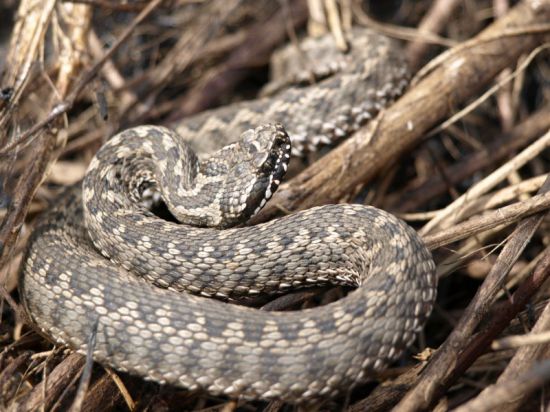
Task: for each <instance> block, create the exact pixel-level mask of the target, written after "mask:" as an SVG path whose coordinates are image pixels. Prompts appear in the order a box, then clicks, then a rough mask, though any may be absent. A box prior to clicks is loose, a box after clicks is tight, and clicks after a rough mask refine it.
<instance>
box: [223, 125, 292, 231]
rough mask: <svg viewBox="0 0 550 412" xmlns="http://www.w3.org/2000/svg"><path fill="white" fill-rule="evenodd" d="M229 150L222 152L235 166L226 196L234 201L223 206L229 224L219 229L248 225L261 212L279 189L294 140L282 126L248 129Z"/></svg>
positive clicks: (230, 176)
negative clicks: (241, 224) (291, 143)
mask: <svg viewBox="0 0 550 412" xmlns="http://www.w3.org/2000/svg"><path fill="white" fill-rule="evenodd" d="M228 148H229V146H228ZM228 148H226V149H225V150H224V149H222V151H220V152H219V153H223V154H224V156H223V157H224V161H225V163H226V164H227V165H231V166H229V170H227V174H226V179H225V190H224V192H225V193H226V196H223V197H225V198H226V199H227V197H228V198H229V199H230V200H229V201H226V202H224V203H225V205H227V206H225V207H224V206H222V209H224V216H225V219H224V220H225V222H224V223H222V224H221V225H218V227H230V226H233V225H236V224H240V223H244V222H245V221H247V220H248V219H249V218H250V217H252V216H253V215H255V214H256V213H258V212H259V211H260V209H261V208H262V207H263V206H264V205H265V204H266V202H267V201H268V200H269V198H271V196H272V195H273V193H274V192H275V190H277V188H278V186H279V184H280V183H281V180H282V178H283V176H284V174H285V173H286V170H287V167H288V162H289V160H290V138H289V137H288V134H287V133H286V131H285V129H284V127H283V126H282V125H280V124H278V123H269V124H263V125H261V126H258V127H256V128H255V129H250V130H247V131H246V132H244V133H243V134H241V137H240V139H239V140H238V141H237V142H236V143H235V144H234V145H231V149H230V150H227V149H228Z"/></svg>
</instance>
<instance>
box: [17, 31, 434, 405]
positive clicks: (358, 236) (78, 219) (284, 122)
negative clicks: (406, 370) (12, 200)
mask: <svg viewBox="0 0 550 412" xmlns="http://www.w3.org/2000/svg"><path fill="white" fill-rule="evenodd" d="M352 34H353V35H352V36H350V39H349V42H350V50H349V51H348V52H347V53H342V52H340V51H338V50H337V49H336V47H334V46H328V47H329V48H330V47H332V49H334V50H336V51H338V53H339V54H338V56H339V57H334V58H329V59H326V54H328V52H327V51H326V50H327V49H326V48H325V51H324V52H323V53H321V54H322V55H323V56H325V57H324V58H325V59H326V60H325V61H326V64H325V63H322V62H319V64H318V66H319V68H320V69H322V70H321V74H320V75H319V76H318V77H317V78H316V80H317V81H316V82H313V83H311V82H310V81H309V80H310V77H309V76H305V79H306V81H305V82H304V81H302V80H303V79H304V77H303V76H302V79H301V78H300V76H301V74H300V73H303V70H305V69H303V68H301V69H297V70H296V71H294V72H293V73H292V74H291V77H292V78H293V79H292V80H293V83H292V84H291V85H289V86H288V87H286V88H284V89H283V90H280V91H278V92H275V93H273V94H269V93H268V94H267V95H266V96H264V97H261V98H259V99H257V100H252V101H244V102H239V103H233V104H230V105H228V106H225V107H222V108H220V109H214V110H211V111H208V112H205V113H202V114H199V115H197V116H196V117H190V118H187V119H184V120H183V121H182V123H181V124H178V125H174V127H171V128H168V127H163V126H154V125H142V126H137V127H134V128H130V129H127V130H124V131H122V132H120V133H119V134H117V135H115V136H114V137H112V138H111V139H109V140H108V141H107V142H106V143H105V144H104V145H103V146H102V147H101V148H100V149H99V151H98V152H97V153H96V155H95V156H94V158H93V159H92V161H91V163H90V166H89V168H88V170H87V173H86V176H85V177H84V179H83V181H82V182H80V183H78V184H76V185H75V186H73V187H71V188H69V189H67V191H66V192H65V193H64V194H63V195H62V196H60V197H59V199H57V200H56V202H55V204H54V205H53V206H52V207H51V208H50V209H49V210H48V211H47V212H46V213H45V214H44V215H43V216H42V218H41V219H39V222H38V223H37V224H36V226H35V228H34V230H33V233H32V235H31V238H30V241H29V243H28V247H27V250H26V253H25V257H24V259H23V263H22V269H21V272H20V279H19V291H20V297H21V300H22V302H23V304H24V307H25V309H26V311H27V313H28V315H29V318H30V319H31V321H32V323H33V324H34V326H35V327H36V328H37V329H38V331H39V332H40V333H43V334H45V335H46V336H47V337H48V338H49V339H50V340H52V341H54V342H57V343H59V344H62V345H66V346H68V347H70V348H72V349H74V350H76V351H78V352H81V353H87V352H89V353H90V354H91V355H92V356H93V359H94V360H95V361H97V362H99V363H100V364H102V365H106V366H110V367H113V368H115V369H116V370H119V371H122V372H128V373H130V374H133V375H137V376H140V377H143V378H144V379H146V380H151V381H155V382H158V383H160V384H169V385H173V386H176V387H181V388H186V389H188V390H205V391H208V392H209V393H212V394H218V395H226V396H229V397H242V398H245V399H267V400H269V399H280V400H284V401H288V402H294V403H304V402H310V401H312V400H316V399H324V398H328V397H334V396H338V395H340V394H342V393H344V392H345V391H348V390H349V389H350V388H352V387H354V386H355V385H357V384H359V383H361V382H365V381H367V380H369V379H371V378H372V376H373V374H375V373H376V372H377V371H380V370H381V369H384V368H386V367H388V365H390V364H391V363H392V362H394V361H395V360H397V359H398V358H399V357H400V356H401V355H402V354H403V352H404V351H405V350H406V349H407V348H408V347H409V346H410V345H411V343H412V342H413V341H414V339H415V337H416V335H417V333H418V332H419V331H420V330H421V329H422V327H423V325H424V323H425V322H426V320H427V318H428V316H429V314H430V311H431V309H432V307H433V304H434V300H435V297H436V287H437V280H436V276H435V264H434V261H433V258H432V256H431V253H430V252H429V251H428V249H427V248H426V246H425V245H424V243H423V241H422V239H421V238H420V236H419V235H418V234H417V233H416V232H415V231H414V229H412V228H411V227H410V226H408V225H407V224H405V223H404V222H403V221H401V220H400V219H398V218H397V217H395V216H393V215H391V214H390V213H387V212H385V211H382V210H380V209H377V208H374V207H371V206H366V205H361V204H333V205H323V206H318V207H314V208H311V209H308V210H303V211H298V212H295V213H291V214H287V215H286V216H283V217H280V218H276V219H274V220H271V221H268V222H265V223H260V224H257V225H247V224H246V222H247V221H248V219H249V218H250V217H252V216H254V215H255V214H256V213H258V212H259V211H260V210H261V208H262V207H263V206H264V205H265V204H266V202H267V201H268V200H269V198H270V197H271V196H272V195H273V193H274V192H275V190H276V189H277V187H278V186H279V184H280V183H281V181H282V179H283V178H284V175H285V172H286V170H287V168H288V165H289V162H290V159H294V158H295V156H297V155H298V156H300V155H303V154H304V153H305V152H307V151H308V150H313V149H314V148H315V147H316V146H318V145H319V143H325V142H334V141H335V140H336V139H340V138H343V137H346V136H347V135H349V134H350V133H352V132H353V131H354V130H356V129H357V128H359V127H361V126H362V125H364V124H365V123H366V122H368V120H369V119H370V118H372V117H373V116H374V115H375V114H376V112H378V111H379V110H381V108H382V107H383V106H384V105H385V104H387V103H388V102H389V101H391V100H392V99H394V98H395V97H397V96H398V95H399V93H400V92H401V91H402V89H403V87H404V86H403V83H404V82H405V80H404V79H405V77H406V75H405V72H406V68H405V63H404V62H403V59H402V53H401V52H399V49H398V48H397V46H396V45H395V43H394V42H393V41H392V40H390V39H388V38H386V37H384V36H382V35H380V34H377V33H375V32H372V31H370V30H367V29H356V30H354V31H353V32H352ZM323 42H324V43H325V45H326V44H332V41H331V40H330V41H329V40H327V39H326V38H325V39H324V40H321V43H323ZM308 50H309V46H307V44H306V46H304V47H303V48H302V50H301V51H300V54H303V53H306V55H307V53H309V51H308ZM334 50H333V51H334ZM314 53H315V52H314ZM309 56H313V58H319V59H322V58H323V57H322V56H320V55H317V57H315V56H316V55H315V54H310V55H309ZM302 57H303V56H302ZM306 57H307V56H306ZM306 60H308V59H307V58H306ZM304 67H305V66H304ZM285 70H286V71H287V74H288V73H290V72H291V71H292V69H284V70H283V72H284V71H285ZM174 129H175V131H174ZM227 136H232V137H233V139H234V138H235V137H238V139H237V140H236V141H233V142H232V143H229V144H228V142H227V141H226V140H227V139H230V137H227ZM151 193H153V194H156V195H158V198H160V201H161V202H162V203H163V204H165V205H166V207H167V208H168V210H169V212H170V213H169V214H170V215H171V216H169V217H170V218H169V219H167V218H161V217H159V216H157V214H155V211H154V210H152V209H151V204H150V201H149V200H148V199H150V197H151ZM324 285H345V286H353V287H354V288H355V289H353V290H352V291H350V292H349V293H348V294H347V295H346V296H344V297H343V298H341V299H339V300H336V301H334V302H332V303H328V304H325V305H321V306H318V307H314V308H306V309H302V310H293V311H265V310H259V309H255V308H253V307H248V306H243V305H239V304H236V302H239V301H241V300H243V299H244V300H246V299H249V298H251V297H254V296H257V295H264V294H267V295H274V296H277V295H280V294H283V293H287V292H289V291H294V290H297V289H300V288H308V287H312V286H324ZM92 338H93V339H92Z"/></svg>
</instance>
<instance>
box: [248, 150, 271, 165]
mask: <svg viewBox="0 0 550 412" xmlns="http://www.w3.org/2000/svg"><path fill="white" fill-rule="evenodd" d="M268 158H269V153H258V154H257V155H255V156H254V158H253V160H252V162H253V164H254V166H255V167H256V168H261V167H264V165H265V163H266V162H267V160H268Z"/></svg>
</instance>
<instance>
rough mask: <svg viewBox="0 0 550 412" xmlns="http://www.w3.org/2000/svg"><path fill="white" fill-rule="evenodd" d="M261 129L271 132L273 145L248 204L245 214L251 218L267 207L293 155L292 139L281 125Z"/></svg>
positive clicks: (261, 168)
mask: <svg viewBox="0 0 550 412" xmlns="http://www.w3.org/2000/svg"><path fill="white" fill-rule="evenodd" d="M260 128H262V129H263V128H265V131H269V133H270V134H271V135H272V137H271V139H272V143H271V148H270V150H269V151H268V154H267V156H266V158H265V160H264V161H263V163H262V166H261V167H260V169H259V174H258V178H257V180H256V182H255V183H254V185H253V187H252V190H251V194H250V196H249V198H248V200H247V202H246V210H245V214H246V215H247V216H248V217H249V218H251V217H253V216H254V215H256V214H257V213H258V212H259V211H260V210H261V209H262V208H263V207H264V206H265V204H266V203H267V201H268V200H269V199H270V198H271V197H272V196H273V193H275V191H276V190H277V188H278V187H279V185H280V184H281V181H282V179H283V177H284V175H285V173H286V171H287V169H288V164H289V162H290V154H291V144H290V137H289V136H288V134H287V132H286V130H285V129H284V127H283V126H282V125H281V124H278V123H275V124H269V125H265V126H261V127H260Z"/></svg>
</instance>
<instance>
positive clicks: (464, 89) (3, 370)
mask: <svg viewBox="0 0 550 412" xmlns="http://www.w3.org/2000/svg"><path fill="white" fill-rule="evenodd" d="M309 3H310V7H312V10H315V11H314V12H313V15H314V17H315V18H316V19H317V20H315V19H312V20H310V22H309V23H310V27H309V28H310V30H318V29H319V27H318V24H319V21H318V19H319V18H321V17H319V15H318V10H319V9H323V8H325V10H327V11H328V19H327V20H328V23H329V26H330V27H331V29H332V30H333V31H335V32H336V33H340V31H341V30H343V29H345V28H346V27H347V25H349V21H350V18H351V17H353V19H354V20H355V21H358V22H361V23H363V24H367V25H370V26H371V27H374V28H375V29H377V30H380V31H382V32H384V33H387V34H389V35H392V36H395V37H398V38H400V39H403V45H404V50H405V51H404V53H406V54H407V56H408V58H409V60H410V62H411V66H412V67H416V68H417V69H416V70H418V69H419V68H420V67H422V66H423V67H424V68H423V69H421V70H419V71H418V72H417V75H416V77H415V81H414V83H413V84H412V85H411V87H410V88H409V90H408V91H407V92H406V94H405V95H404V96H403V98H402V99H400V100H399V101H398V102H396V103H395V104H394V105H392V106H391V107H389V108H387V109H386V110H385V111H384V112H383V113H381V115H380V116H379V117H378V118H377V119H376V120H375V121H374V122H372V123H371V125H370V126H368V127H365V128H364V129H363V130H360V131H359V132H358V133H357V134H356V135H355V136H353V137H352V138H350V139H348V140H347V141H346V142H344V143H342V144H341V145H339V146H338V147H336V148H334V149H333V150H331V151H330V152H329V153H328V154H327V155H326V156H324V157H322V158H320V159H317V160H315V159H310V160H309V161H308V162H305V164H303V165H300V166H299V167H297V168H296V170H295V172H294V173H295V174H294V176H292V177H291V178H289V179H287V181H286V182H285V184H284V185H282V187H281V188H280V190H279V192H278V193H277V194H276V195H275V196H274V198H273V199H272V201H271V202H270V204H269V205H268V206H267V207H266V209H265V210H264V211H263V212H262V214H261V215H260V216H258V218H257V219H256V220H257V221H259V220H266V219H270V218H273V217H274V216H276V215H280V214H281V213H283V212H290V211H293V210H297V209H300V208H305V207H310V206H313V205H318V204H323V203H327V202H335V201H341V200H346V201H352V200H353V201H361V202H365V203H369V204H373V205H375V206H378V207H381V208H383V209H386V210H389V211H391V212H393V213H396V214H399V215H400V216H402V217H403V218H404V219H407V220H409V222H410V223H411V224H412V225H413V226H415V227H416V228H417V229H418V230H419V231H420V233H422V234H423V236H425V239H426V242H427V243H428V245H429V246H430V248H431V249H432V251H433V253H434V257H435V260H436V263H437V264H438V273H439V274H440V279H441V280H440V287H439V296H438V303H437V308H436V310H435V311H434V313H433V315H432V317H431V319H430V321H429V323H428V325H427V326H426V328H425V331H424V333H422V334H421V336H419V339H418V341H417V342H416V344H415V346H414V347H413V348H412V349H411V351H410V352H409V353H407V354H405V356H404V357H403V361H402V363H401V364H399V365H395V366H394V367H393V368H391V369H389V370H388V371H386V372H385V373H383V374H381V375H380V376H378V377H377V380H376V381H375V382H373V383H371V384H367V385H364V386H361V387H358V388H354V389H353V390H351V391H350V393H349V394H348V396H347V397H344V398H341V399H336V400H331V401H327V402H326V403H324V404H322V405H316V406H315V408H320V409H321V410H346V409H349V410H351V411H360V410H364V409H366V408H368V409H369V410H388V409H390V408H391V407H392V406H395V405H397V410H401V411H404V410H411V411H412V410H421V409H427V408H436V410H446V409H451V408H456V407H459V406H460V408H461V410H468V411H471V410H494V409H495V408H499V409H503V410H522V409H523V410H535V409H536V408H540V409H543V408H547V407H548V405H547V403H548V400H549V397H548V393H547V391H545V389H544V387H545V385H547V383H548V381H549V380H550V373H549V369H550V367H549V365H548V363H547V362H542V361H541V360H542V359H544V358H548V357H550V346H549V343H548V342H549V338H548V332H547V330H548V327H549V322H550V321H549V320H548V319H550V316H549V313H550V309H549V308H550V306H549V305H548V302H549V300H548V296H549V289H548V282H546V279H547V277H548V276H549V275H550V230H549V229H550V221H549V220H548V217H547V216H546V214H545V211H547V210H548V209H550V194H549V191H550V190H549V189H550V181H549V180H548V172H549V170H550V150H549V147H550V132H549V130H550V88H549V87H548V85H549V84H550V65H549V63H548V62H549V61H550V59H548V56H549V50H548V48H549V47H550V46H549V43H548V41H549V40H550V35H549V33H550V25H549V24H548V21H550V1H548V0H539V1H532V0H531V1H525V2H520V4H519V5H517V6H516V7H514V8H511V6H510V5H509V4H508V2H507V1H506V0H494V1H493V2H491V1H477V2H475V1H472V0H463V1H441V0H439V1H438V0H436V1H428V0H422V1H407V0H405V1H403V2H402V4H401V7H400V8H398V10H397V12H396V11H395V10H396V7H395V4H393V3H394V2H367V3H369V4H370V5H371V6H370V9H368V10H365V9H361V7H360V5H358V2H356V1H354V0H342V1H340V2H337V1H335V0H331V1H329V0H327V1H323V2H322V1H320V0H311V1H309ZM382 4H386V6H382ZM535 6H536V7H538V8H537V9H534V7H535ZM384 7H385V8H386V10H383V9H384ZM392 7H393V9H392ZM0 8H1V9H0V13H2V16H3V18H2V20H3V22H5V21H10V23H9V25H5V24H4V23H3V25H4V26H5V27H6V28H5V27H2V28H1V29H0V58H2V59H3V62H0V63H3V65H2V69H3V72H2V73H3V74H2V82H1V83H0V129H1V133H0V219H2V225H1V227H0V253H1V256H0V292H1V294H0V299H1V303H0V307H1V313H0V314H1V322H0V410H3V409H4V408H5V409H8V410H22V411H25V410H47V411H50V410H65V409H69V408H72V409H73V410H86V411H95V410H102V411H103V410H155V411H156V410H163V411H164V410H202V411H207V410H208V411H233V410H242V411H249V410H250V411H252V410H265V411H279V410H281V411H283V410H292V409H293V408H292V407H291V406H289V405H284V404H282V403H279V402H271V403H265V402H245V401H241V400H229V399H224V398H217V397H212V396H210V395H208V394H205V393H202V392H188V391H185V390H178V389H173V388H169V387H161V386H159V385H156V384H152V383H145V382H143V381H142V380H140V379H138V378H134V377H131V376H127V375H124V374H120V375H119V374H117V373H116V372H113V371H110V370H106V369H104V368H102V367H101V366H99V365H93V364H92V363H91V362H87V361H86V359H85V358H84V357H82V356H80V355H77V354H74V353H70V352H69V351H67V350H65V349H64V348H59V347H55V346H54V345H52V344H51V343H49V342H48V341H47V340H46V339H45V338H43V337H41V336H40V335H38V334H37V333H36V332H34V331H33V329H32V328H31V327H29V325H28V324H27V322H26V317H25V313H24V310H23V308H22V307H21V306H20V304H19V301H18V294H17V273H18V267H19V264H20V261H21V256H22V253H23V251H24V248H25V244H26V241H27V239H28V237H29V234H30V233H31V232H32V227H33V224H34V222H35V219H36V218H37V217H38V216H39V215H40V214H41V213H42V212H43V211H44V210H47V208H48V207H50V205H51V204H52V202H55V199H56V197H57V196H58V194H59V193H60V191H61V190H62V188H63V187H65V186H67V185H71V184H74V183H75V182H77V181H79V180H80V179H81V178H82V176H83V173H84V171H85V169H86V165H87V163H88V162H89V161H90V158H91V156H93V154H94V152H95V151H96V150H97V148H98V147H99V146H100V145H101V143H102V142H103V141H104V140H105V139H107V138H108V137H109V136H111V135H112V134H113V133H114V132H115V131H117V130H119V129H121V128H125V127H128V126H131V125H137V124H143V123H164V124H169V123H171V122H175V121H178V120H180V119H181V118H183V117H184V116H187V115H190V114H192V113H195V112H198V111H201V110H204V109H206V108H208V107H212V106H215V105H219V104H222V103H228V102H231V101H235V100H240V99H244V98H250V97H253V96H255V95H256V94H257V93H258V91H259V89H260V88H261V86H262V85H263V83H265V80H266V77H267V75H266V73H267V70H266V65H267V62H268V59H269V55H270V54H271V52H272V50H273V49H274V48H275V47H276V46H277V45H279V44H281V43H282V42H284V41H285V39H286V38H288V37H290V38H291V39H294V38H295V35H296V33H300V32H302V31H303V29H304V28H305V25H306V23H307V19H308V9H307V7H306V1H305V0H295V1H288V2H281V3H279V2H272V1H253V0H230V1H226V0H211V1H191V0H179V1H164V2H163V1H160V0H152V1H135V2H131V3H119V2H115V1H113V0H108V1H105V0H86V1H83V0H79V1H78V2H74V3H73V2H69V1H54V0H48V1H42V0H22V1H21V2H20V3H19V4H16V2H13V1H8V2H4V4H3V5H0ZM390 9H391V10H390ZM388 10H389V11H388ZM365 12H367V13H368V14H366V13H365ZM335 13H340V14H341V17H342V18H341V20H339V19H335ZM10 14H11V15H12V19H11V20H10V19H8V18H5V17H4V16H5V15H6V16H8V15H10ZM382 19H386V20H387V21H385V22H384V23H381V21H382ZM8 26H9V27H8ZM426 30H431V31H434V32H432V33H427V32H426ZM335 176H336V177H337V178H335ZM424 222H425V225H424V226H422V223H424ZM340 293H341V292H340V291H339V290H329V291H326V290H324V291H322V292H319V293H317V294H316V293H312V292H311V291H308V292H304V293H302V292H299V293H295V294H292V295H290V296H287V297H285V298H278V299H275V300H274V301H272V302H270V303H269V304H268V306H269V307H270V308H271V309H273V308H284V307H289V306H292V307H294V306H296V305H298V306H299V305H309V304H311V302H312V300H319V294H320V296H321V300H322V299H332V298H335V297H338V295H339V294H340ZM509 335H510V336H513V338H509V339H506V336H509ZM495 340H497V341H496V343H494V344H493V345H492V346H491V344H492V342H493V341H495ZM428 348H432V349H438V350H437V351H436V352H435V353H432V352H433V351H431V350H428ZM420 352H421V355H420V356H418V357H417V358H416V359H415V357H414V356H413V355H414V354H415V353H420ZM541 388H542V389H541ZM315 408H314V409H315Z"/></svg>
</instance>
